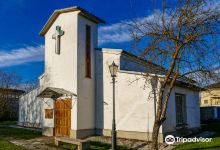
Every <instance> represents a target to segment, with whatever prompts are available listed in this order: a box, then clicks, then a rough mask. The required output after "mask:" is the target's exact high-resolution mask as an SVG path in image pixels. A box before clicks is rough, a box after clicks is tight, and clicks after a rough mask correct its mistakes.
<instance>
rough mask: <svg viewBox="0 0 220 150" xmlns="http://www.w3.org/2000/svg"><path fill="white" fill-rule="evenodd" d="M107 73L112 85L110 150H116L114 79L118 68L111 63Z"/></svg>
mask: <svg viewBox="0 0 220 150" xmlns="http://www.w3.org/2000/svg"><path fill="white" fill-rule="evenodd" d="M109 71H110V73H111V77H112V85H113V115H112V150H116V125H115V77H116V74H117V71H118V66H117V65H116V64H115V62H114V61H113V62H112V64H111V65H110V66H109Z"/></svg>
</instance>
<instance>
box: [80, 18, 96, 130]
mask: <svg viewBox="0 0 220 150" xmlns="http://www.w3.org/2000/svg"><path fill="white" fill-rule="evenodd" d="M86 25H89V26H90V27H91V78H87V77H86V72H85V71H86V68H85V62H86V61H85V56H86ZM77 32H78V34H77V38H78V39H77V40H78V42H77V43H78V46H77V99H78V101H77V118H78V119H77V129H94V128H95V48H96V47H97V41H98V39H97V38H98V33H97V24H96V23H94V22H92V21H90V20H88V19H86V18H84V17H82V16H81V15H78V28H77Z"/></svg>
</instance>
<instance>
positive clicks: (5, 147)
mask: <svg viewBox="0 0 220 150" xmlns="http://www.w3.org/2000/svg"><path fill="white" fill-rule="evenodd" d="M0 150H26V149H25V148H23V147H20V146H17V145H14V144H12V143H10V142H8V141H7V140H4V139H0Z"/></svg>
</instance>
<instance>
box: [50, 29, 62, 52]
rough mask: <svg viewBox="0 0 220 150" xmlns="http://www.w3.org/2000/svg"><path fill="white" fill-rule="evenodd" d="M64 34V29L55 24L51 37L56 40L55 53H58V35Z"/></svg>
mask: <svg viewBox="0 0 220 150" xmlns="http://www.w3.org/2000/svg"><path fill="white" fill-rule="evenodd" d="M62 35H64V31H63V30H61V27H60V26H56V31H55V33H54V34H53V36H52V38H53V39H55V40H56V45H55V53H56V54H60V37H61V36H62Z"/></svg>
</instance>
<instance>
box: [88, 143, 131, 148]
mask: <svg viewBox="0 0 220 150" xmlns="http://www.w3.org/2000/svg"><path fill="white" fill-rule="evenodd" d="M109 149H111V144H106V143H100V142H91V143H90V150H109ZM117 150H131V149H129V148H127V147H125V146H118V147H117Z"/></svg>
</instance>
